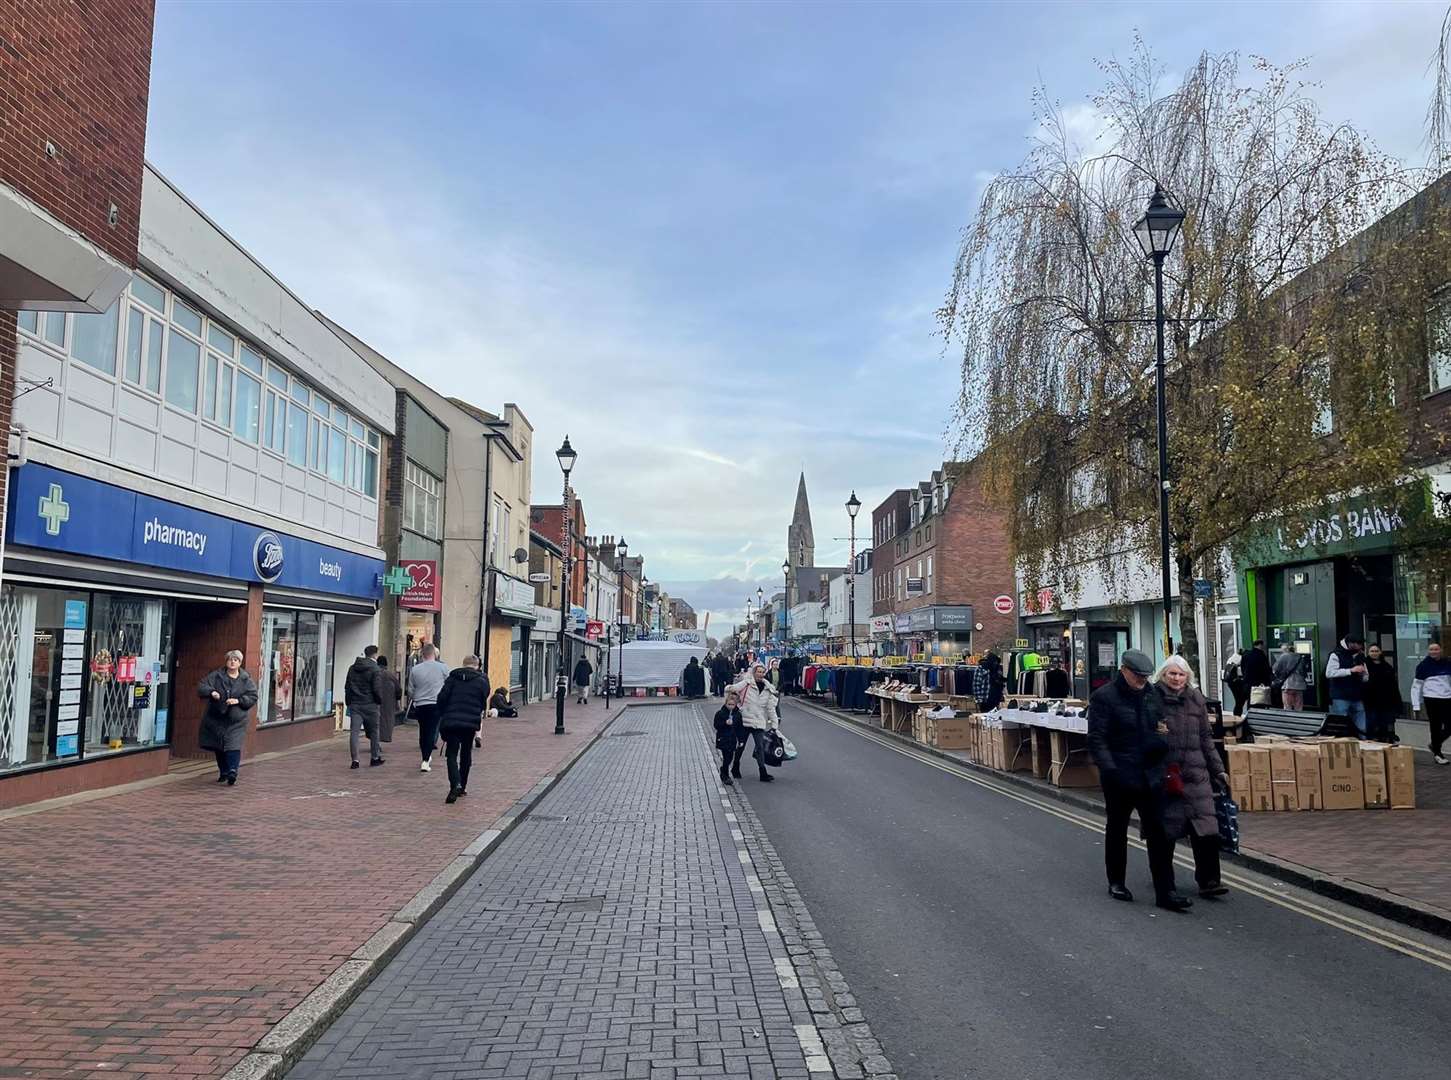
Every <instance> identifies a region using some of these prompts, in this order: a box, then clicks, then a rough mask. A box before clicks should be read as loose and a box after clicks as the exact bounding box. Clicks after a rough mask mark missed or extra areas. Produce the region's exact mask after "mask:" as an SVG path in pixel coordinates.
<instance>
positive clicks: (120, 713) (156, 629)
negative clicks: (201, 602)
mask: <svg viewBox="0 0 1451 1080" xmlns="http://www.w3.org/2000/svg"><path fill="white" fill-rule="evenodd" d="M92 603H93V606H94V610H93V611H92V612H91V615H90V631H91V633H90V640H91V648H90V657H91V677H90V678H89V679H88V680H86V681H87V682H88V683H89V694H88V698H87V707H86V725H85V731H86V740H85V752H86V755H87V756H90V755H92V754H96V753H101V752H105V751H108V750H121V749H125V748H126V747H131V746H149V745H152V744H153V743H159V742H165V741H166V739H167V737H168V734H169V732H168V728H169V727H170V723H169V714H170V710H171V702H170V699H169V692H170V680H169V678H166V677H163V676H164V675H166V674H168V673H169V672H170V670H171V650H172V640H171V638H172V607H173V605H172V602H171V601H170V600H161V599H156V598H154V597H146V596H140V595H136V594H133V593H126V594H111V593H93V594H92Z"/></svg>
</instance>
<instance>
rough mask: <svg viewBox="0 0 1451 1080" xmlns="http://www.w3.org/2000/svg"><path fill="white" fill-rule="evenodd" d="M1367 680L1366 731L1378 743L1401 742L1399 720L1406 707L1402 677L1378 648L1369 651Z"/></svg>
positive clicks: (1366, 665)
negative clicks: (1397, 730)
mask: <svg viewBox="0 0 1451 1080" xmlns="http://www.w3.org/2000/svg"><path fill="white" fill-rule="evenodd" d="M1365 676H1366V680H1365V724H1366V731H1367V732H1368V733H1369V735H1370V737H1371V738H1372V739H1375V740H1376V741H1378V742H1388V743H1398V742H1400V741H1401V740H1400V739H1399V738H1398V737H1397V736H1396V720H1397V719H1399V718H1400V715H1401V706H1402V704H1404V702H1403V701H1402V700H1401V676H1400V673H1399V672H1398V671H1396V666H1395V664H1393V663H1391V662H1390V661H1389V660H1387V659H1386V656H1385V652H1384V651H1383V650H1382V649H1381V647H1380V646H1379V645H1372V646H1371V647H1370V648H1369V649H1367V650H1366V661H1365Z"/></svg>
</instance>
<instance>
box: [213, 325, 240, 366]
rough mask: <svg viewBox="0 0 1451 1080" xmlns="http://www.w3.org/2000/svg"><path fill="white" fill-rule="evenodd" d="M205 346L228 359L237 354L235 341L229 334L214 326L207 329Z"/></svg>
mask: <svg viewBox="0 0 1451 1080" xmlns="http://www.w3.org/2000/svg"><path fill="white" fill-rule="evenodd" d="M207 344H209V345H210V346H211V347H212V348H214V349H216V350H217V352H219V353H222V354H223V355H224V356H226V357H227V358H228V359H230V358H231V357H233V356H235V355H236V353H237V341H236V339H235V338H234V337H232V335H231V334H229V333H227V332H226V331H225V330H222V329H221V328H219V327H217V326H216V325H212V326H208V327H207Z"/></svg>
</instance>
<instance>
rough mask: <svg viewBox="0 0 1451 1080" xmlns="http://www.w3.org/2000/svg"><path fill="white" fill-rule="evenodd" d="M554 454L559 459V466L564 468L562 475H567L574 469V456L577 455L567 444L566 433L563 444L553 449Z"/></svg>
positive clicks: (567, 437)
mask: <svg viewBox="0 0 1451 1080" xmlns="http://www.w3.org/2000/svg"><path fill="white" fill-rule="evenodd" d="M554 456H555V457H556V458H558V459H559V467H560V468H561V469H563V470H564V475H565V476H568V475H569V474H570V472H571V470H573V469H574V461H575V458H577V457H578V456H579V455H578V454H576V453H575V452H574V447H572V446H570V445H569V436H568V435H566V436H565V437H564V445H563V446H561V447H560V448H559V449H558V450H556V451H554Z"/></svg>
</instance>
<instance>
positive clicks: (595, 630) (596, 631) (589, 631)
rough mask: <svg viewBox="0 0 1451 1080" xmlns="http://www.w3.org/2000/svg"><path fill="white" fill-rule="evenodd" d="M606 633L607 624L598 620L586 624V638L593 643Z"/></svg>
mask: <svg viewBox="0 0 1451 1080" xmlns="http://www.w3.org/2000/svg"><path fill="white" fill-rule="evenodd" d="M604 632H605V624H604V623H602V622H600V621H599V620H598V619H591V620H590V621H589V622H587V623H585V624H584V636H585V637H587V638H589V639H590V640H591V641H594V640H596V639H598V638H599V637H600V636H601V635H602V634H604Z"/></svg>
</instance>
